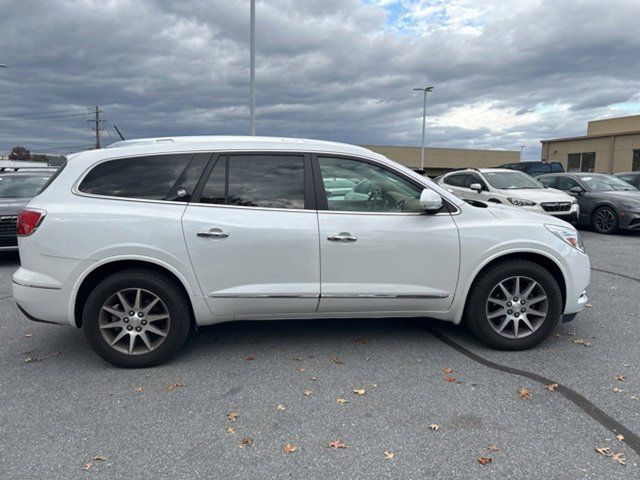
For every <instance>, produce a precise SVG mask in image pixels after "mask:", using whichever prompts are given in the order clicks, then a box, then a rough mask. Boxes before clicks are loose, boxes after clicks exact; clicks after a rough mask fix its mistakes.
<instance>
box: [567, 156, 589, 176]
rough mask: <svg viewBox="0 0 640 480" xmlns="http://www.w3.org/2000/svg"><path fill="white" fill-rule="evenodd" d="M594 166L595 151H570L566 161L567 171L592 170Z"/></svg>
mask: <svg viewBox="0 0 640 480" xmlns="http://www.w3.org/2000/svg"><path fill="white" fill-rule="evenodd" d="M595 166H596V152H586V153H570V154H569V158H568V162H567V171H568V172H593V171H595Z"/></svg>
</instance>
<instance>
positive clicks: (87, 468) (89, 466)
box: [82, 462, 93, 470]
mask: <svg viewBox="0 0 640 480" xmlns="http://www.w3.org/2000/svg"><path fill="white" fill-rule="evenodd" d="M91 467H93V463H91V462H87V463H85V464H84V466H83V467H82V469H83V470H89V469H90V468H91Z"/></svg>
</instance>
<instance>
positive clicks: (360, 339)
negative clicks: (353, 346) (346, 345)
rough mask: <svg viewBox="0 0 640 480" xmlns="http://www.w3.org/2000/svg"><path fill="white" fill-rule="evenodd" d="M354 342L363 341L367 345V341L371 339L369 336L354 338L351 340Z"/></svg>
mask: <svg viewBox="0 0 640 480" xmlns="http://www.w3.org/2000/svg"><path fill="white" fill-rule="evenodd" d="M351 341H352V342H353V343H361V344H363V345H366V344H367V343H369V339H368V338H364V337H363V338H354V339H353V340H351Z"/></svg>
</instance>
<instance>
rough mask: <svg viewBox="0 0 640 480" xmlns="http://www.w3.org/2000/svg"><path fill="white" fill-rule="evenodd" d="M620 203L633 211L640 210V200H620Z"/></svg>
mask: <svg viewBox="0 0 640 480" xmlns="http://www.w3.org/2000/svg"><path fill="white" fill-rule="evenodd" d="M620 204H621V205H622V206H623V207H624V208H626V209H627V210H631V211H632V212H640V202H629V201H627V202H620Z"/></svg>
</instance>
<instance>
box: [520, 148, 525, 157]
mask: <svg viewBox="0 0 640 480" xmlns="http://www.w3.org/2000/svg"><path fill="white" fill-rule="evenodd" d="M524 147H525V146H524V145H520V161H522V153H523V152H524Z"/></svg>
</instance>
